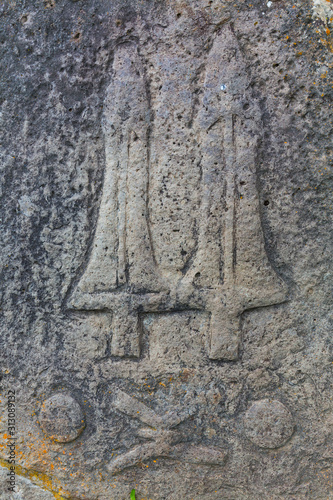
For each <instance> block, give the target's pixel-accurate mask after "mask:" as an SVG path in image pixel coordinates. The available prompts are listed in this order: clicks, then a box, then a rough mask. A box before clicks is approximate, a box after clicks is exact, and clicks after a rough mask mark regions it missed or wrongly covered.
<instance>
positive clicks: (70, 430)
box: [39, 394, 85, 443]
mask: <svg viewBox="0 0 333 500" xmlns="http://www.w3.org/2000/svg"><path fill="white" fill-rule="evenodd" d="M39 422H40V425H41V428H42V429H43V431H44V432H45V434H46V435H47V436H48V437H49V438H50V439H52V440H54V441H57V442H58V443H69V442H71V441H74V439H76V438H77V437H78V436H79V435H80V434H81V432H82V431H83V429H84V428H85V421H84V415H83V413H82V410H81V408H80V406H79V404H78V403H77V402H76V401H75V399H73V398H72V397H71V396H67V395H65V394H55V395H54V396H51V397H50V398H48V399H47V400H46V401H44V403H43V405H42V409H41V412H40V416H39Z"/></svg>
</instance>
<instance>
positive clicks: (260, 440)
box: [244, 399, 295, 448]
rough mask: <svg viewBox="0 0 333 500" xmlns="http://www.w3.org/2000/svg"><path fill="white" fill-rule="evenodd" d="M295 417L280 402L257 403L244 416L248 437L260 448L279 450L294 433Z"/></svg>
mask: <svg viewBox="0 0 333 500" xmlns="http://www.w3.org/2000/svg"><path fill="white" fill-rule="evenodd" d="M294 428H295V424H294V420H293V416H292V414H291V413H290V411H289V410H288V408H286V407H285V406H284V405H283V404H282V403H280V401H276V400H272V401H271V400H269V399H262V400H261V401H256V402H255V403H253V405H252V406H251V407H250V408H249V409H248V410H247V412H246V413H245V416H244V429H245V434H246V436H247V437H248V438H249V439H250V441H252V442H253V443H254V444H256V445H257V446H260V448H279V447H280V446H282V445H284V444H285V443H286V442H287V441H288V439H289V438H290V437H291V436H292V434H293V432H294Z"/></svg>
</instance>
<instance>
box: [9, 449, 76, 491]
mask: <svg viewBox="0 0 333 500" xmlns="http://www.w3.org/2000/svg"><path fill="white" fill-rule="evenodd" d="M0 465H1V466H2V467H6V468H7V469H9V467H10V465H9V464H8V462H7V461H6V460H3V459H2V458H0ZM15 473H16V474H17V475H18V476H22V477H25V478H26V479H29V480H30V481H31V482H32V483H33V484H35V485H37V486H39V487H40V488H42V489H44V490H47V491H50V492H51V493H52V494H53V496H54V498H55V499H56V500H69V498H70V496H69V493H68V492H66V491H64V490H63V488H62V487H61V486H60V485H59V481H58V480H57V479H54V478H51V477H49V476H47V475H46V474H43V473H41V472H37V471H35V470H29V469H25V468H24V467H21V466H20V465H16V466H15ZM63 495H66V496H65V497H64V496H63Z"/></svg>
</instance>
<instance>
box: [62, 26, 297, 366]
mask: <svg viewBox="0 0 333 500" xmlns="http://www.w3.org/2000/svg"><path fill="white" fill-rule="evenodd" d="M205 68H206V70H205V80H204V88H203V93H202V99H201V102H200V104H199V111H198V113H197V116H196V117H195V120H194V124H193V127H194V129H195V130H196V134H197V141H198V143H199V144H200V168H201V180H200V192H201V205H200V216H199V218H198V219H199V220H198V221H197V227H198V228H199V229H198V236H197V245H196V252H195V255H194V257H193V258H192V260H191V262H190V263H189V265H188V268H187V269H186V272H184V273H183V274H182V275H181V276H179V275H177V274H174V275H172V274H170V273H166V272H165V270H164V269H163V266H161V265H157V262H156V259H155V256H154V249H153V244H152V234H151V228H150V214H149V196H153V195H154V194H153V193H151V192H150V187H149V174H150V161H151V160H150V154H151V140H152V128H153V126H154V123H153V110H152V109H151V104H150V93H149V84H148V79H147V77H146V74H145V69H144V65H143V63H142V60H141V57H140V53H139V48H138V45H137V44H136V43H135V42H127V43H123V44H121V45H119V46H118V47H117V49H116V52H115V56H114V63H113V75H112V81H111V84H110V86H109V87H108V90H107V97H106V101H105V116H104V133H105V153H106V167H105V177H104V187H103V194H102V199H101V205H100V211H99V219H98V223H97V227H96V232H95V236H94V240H93V244H92V248H91V251H90V257H89V261H88V264H87V266H86V268H85V271H84V273H83V275H82V276H81V278H80V280H79V282H78V284H77V285H76V287H75V288H74V291H73V293H72V294H71V297H70V299H69V306H70V308H72V309H76V310H95V311H99V310H103V311H105V310H107V311H110V312H112V340H111V354H112V355H114V356H120V357H139V356H140V335H141V320H142V314H144V313H149V312H155V313H158V312H169V311H180V310H189V309H194V310H195V309H197V310H205V311H207V312H209V313H210V345H209V357H210V358H211V359H222V360H237V359H238V356H239V343H240V335H241V326H240V319H241V315H242V313H243V312H244V311H245V310H248V309H252V308H257V307H264V306H269V305H273V304H278V303H280V302H283V301H284V300H285V299H286V293H287V288H286V285H285V284H284V282H283V281H282V280H281V279H280V277H279V276H278V275H277V274H276V272H275V271H274V269H273V268H272V266H271V264H270V262H269V259H268V256H267V253H266V250H265V243H264V236H263V232H262V226H261V219H260V209H259V195H258V190H257V175H256V168H257V154H258V142H259V140H260V136H261V128H262V124H261V118H260V110H259V106H258V104H257V102H256V101H255V100H254V99H253V97H252V96H251V89H250V86H249V78H248V75H247V72H246V68H245V63H244V61H243V58H242V54H241V51H240V49H239V47H238V43H237V40H236V37H235V36H234V34H233V32H232V30H231V29H230V28H227V29H225V30H224V31H223V32H222V33H221V34H218V35H217V36H216V38H215V41H214V43H213V46H212V48H211V50H210V53H209V55H208V57H207V60H206V67H205ZM170 98H172V95H170ZM189 168H191V166H189ZM170 276H171V278H170Z"/></svg>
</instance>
